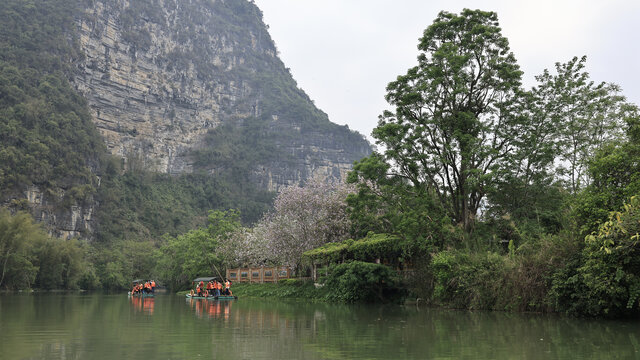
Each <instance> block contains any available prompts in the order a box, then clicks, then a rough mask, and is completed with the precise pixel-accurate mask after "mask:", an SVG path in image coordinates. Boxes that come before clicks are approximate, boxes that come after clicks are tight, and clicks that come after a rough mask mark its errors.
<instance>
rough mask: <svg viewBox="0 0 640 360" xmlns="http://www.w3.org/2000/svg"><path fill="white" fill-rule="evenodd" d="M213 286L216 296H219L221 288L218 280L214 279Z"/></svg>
mask: <svg viewBox="0 0 640 360" xmlns="http://www.w3.org/2000/svg"><path fill="white" fill-rule="evenodd" d="M213 286H214V287H215V290H214V291H215V294H216V296H220V290H221V289H222V284H221V283H219V282H218V280H214V283H213Z"/></svg>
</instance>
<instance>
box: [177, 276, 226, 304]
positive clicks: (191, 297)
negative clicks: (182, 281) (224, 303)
mask: <svg viewBox="0 0 640 360" xmlns="http://www.w3.org/2000/svg"><path fill="white" fill-rule="evenodd" d="M211 280H217V278H216V277H214V276H209V277H199V278H197V279H194V280H193V281H192V284H193V285H194V286H195V285H197V284H198V283H199V282H203V283H208V282H209V281H211ZM192 292H193V290H192ZM186 297H187V299H207V300H237V299H238V297H237V296H234V295H218V296H215V295H210V296H198V295H195V294H193V295H191V293H187V295H186Z"/></svg>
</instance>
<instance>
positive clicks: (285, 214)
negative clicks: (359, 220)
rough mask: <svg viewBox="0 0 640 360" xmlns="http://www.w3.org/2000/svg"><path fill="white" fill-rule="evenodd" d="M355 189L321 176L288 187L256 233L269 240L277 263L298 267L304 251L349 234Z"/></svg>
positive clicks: (274, 260)
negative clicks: (348, 204) (349, 206)
mask: <svg viewBox="0 0 640 360" xmlns="http://www.w3.org/2000/svg"><path fill="white" fill-rule="evenodd" d="M353 191H354V189H353V186H351V185H347V184H344V183H339V182H333V183H330V182H326V181H324V180H321V179H317V178H313V179H310V180H309V181H307V183H306V184H305V186H303V187H298V186H290V187H287V188H285V189H284V190H283V191H282V192H280V194H279V195H278V196H277V198H276V200H275V204H274V210H273V212H271V213H269V214H267V215H266V216H265V217H264V218H263V220H262V221H261V223H260V224H258V226H256V228H255V229H254V232H256V233H257V232H258V231H259V233H260V234H261V235H260V236H262V237H263V239H264V240H265V241H266V243H267V254H269V256H270V258H271V259H272V261H273V262H275V263H279V264H283V265H288V266H292V267H297V266H298V265H299V263H300V259H301V258H302V253H303V252H305V251H307V250H311V249H313V248H315V247H318V246H321V245H323V244H326V243H328V242H335V241H342V240H345V239H346V238H347V237H348V235H349V228H350V222H349V218H348V216H347V213H346V202H345V200H346V198H347V195H348V194H350V193H353ZM256 236H257V235H256Z"/></svg>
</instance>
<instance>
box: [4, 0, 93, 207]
mask: <svg viewBox="0 0 640 360" xmlns="http://www.w3.org/2000/svg"><path fill="white" fill-rule="evenodd" d="M76 5H77V4H76V3H74V2H70V1H63V0H47V1H42V2H38V3H37V4H36V3H35V2H24V1H14V0H8V1H3V2H2V3H1V4H0V17H1V18H2V19H3V21H2V22H0V196H2V197H3V198H13V197H16V194H17V193H19V192H21V191H24V190H25V189H26V187H28V186H32V185H36V186H38V187H39V188H40V190H41V191H42V192H43V193H45V194H46V195H47V197H48V199H50V200H51V201H52V202H54V203H60V199H62V200H63V203H62V204H60V205H61V206H69V204H71V203H75V202H82V201H84V200H85V199H87V197H89V196H91V195H92V194H93V193H94V192H95V189H96V186H97V180H96V177H95V175H94V174H95V171H96V170H97V169H96V168H97V166H98V161H99V158H100V156H101V155H102V154H103V153H104V149H105V147H104V145H103V142H102V139H101V138H100V137H99V135H98V133H97V131H96V129H95V127H94V125H93V123H92V122H91V117H90V115H89V113H88V111H87V108H86V103H85V101H84V99H83V98H82V97H81V96H79V95H78V94H77V93H76V92H75V90H73V89H72V87H71V85H70V84H69V82H68V80H67V79H68V75H69V72H70V70H71V69H70V67H69V64H71V63H72V62H73V61H74V60H76V59H78V58H79V57H81V56H82V54H81V53H80V52H79V50H78V47H77V46H76V45H75V44H74V42H73V41H72V39H70V38H69V37H68V36H69V34H71V33H72V31H71V29H73V27H74V23H73V16H74V14H75V13H76V12H77V10H78V9H77V8H76ZM61 190H63V191H61ZM63 193H64V196H63V195H62V194H63Z"/></svg>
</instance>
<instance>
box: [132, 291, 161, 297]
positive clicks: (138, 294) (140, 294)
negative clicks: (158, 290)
mask: <svg viewBox="0 0 640 360" xmlns="http://www.w3.org/2000/svg"><path fill="white" fill-rule="evenodd" d="M127 295H129V296H136V297H143V298H146V297H155V295H154V294H152V293H135V294H132V293H131V291H129V292H128V293H127Z"/></svg>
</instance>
